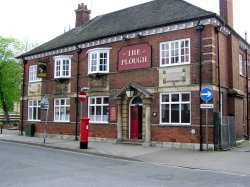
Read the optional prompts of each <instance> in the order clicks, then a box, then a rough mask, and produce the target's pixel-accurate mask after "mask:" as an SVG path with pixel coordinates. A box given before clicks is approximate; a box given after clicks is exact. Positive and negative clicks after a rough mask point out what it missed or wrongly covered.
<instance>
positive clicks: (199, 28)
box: [195, 19, 204, 151]
mask: <svg viewBox="0 0 250 187" xmlns="http://www.w3.org/2000/svg"><path fill="white" fill-rule="evenodd" d="M200 21H201V20H200V19H199V20H198V23H197V25H196V26H195V29H196V31H198V32H199V43H200V49H199V53H200V57H199V58H200V59H199V61H200V68H199V93H200V92H201V88H202V38H201V33H202V31H203V30H204V25H202V24H200ZM199 98H200V97H199ZM201 103H202V100H201V98H200V104H201ZM202 131H203V128H202V109H201V108H200V151H203V147H202V144H203V133H202Z"/></svg>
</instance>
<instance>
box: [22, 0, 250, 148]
mask: <svg viewBox="0 0 250 187" xmlns="http://www.w3.org/2000/svg"><path fill="white" fill-rule="evenodd" d="M75 13H76V27H75V28H74V29H72V30H70V31H68V32H66V33H64V34H62V35H60V36H58V37H56V38H55V39H53V40H51V41H49V42H47V43H45V44H43V45H41V46H39V47H37V48H35V49H33V50H32V51H30V52H28V53H26V54H23V55H22V56H21V57H20V58H22V59H23V89H22V94H23V95H22V106H21V109H22V124H21V130H24V129H25V127H26V125H27V124H35V129H36V130H35V132H36V135H37V136H40V135H43V132H44V128H45V118H46V115H45V114H46V112H44V111H41V110H40V105H39V103H40V101H41V99H42V98H43V96H44V95H46V96H47V97H48V98H49V116H48V134H49V135H50V136H60V137H62V138H72V139H76V138H77V136H78V135H79V125H80V124H79V121H80V120H79V119H80V117H81V116H85V117H87V116H88V117H89V118H90V124H89V137H92V138H93V139H94V140H97V141H98V140H102V141H106V140H117V142H122V141H125V140H126V141H127V140H128V141H131V142H132V140H133V141H138V142H142V144H143V145H145V146H147V145H148V146H149V145H159V146H166V147H168V146H174V147H189V148H194V149H202V146H204V145H205V142H206V136H205V135H206V133H205V132H206V120H205V110H203V109H200V104H201V103H203V101H201V99H200V91H201V89H202V88H204V87H209V88H211V89H212V91H213V93H214V95H213V99H212V100H210V101H209V103H210V104H213V106H214V107H213V109H209V112H208V119H209V120H208V128H209V139H208V144H209V148H210V149H213V148H214V147H216V142H217V140H216V137H217V135H216V132H217V131H216V130H215V129H216V125H215V123H214V113H216V112H217V113H219V115H220V116H234V117H235V129H236V137H237V140H242V139H243V137H244V136H245V137H247V136H248V135H249V122H248V121H247V119H248V118H249V117H248V114H249V112H248V95H249V94H248V72H249V64H248V59H249V53H248V52H249V47H250V45H249V44H248V43H247V42H246V41H245V39H243V38H242V37H240V36H239V34H237V33H236V32H235V31H234V29H233V3H232V0H220V16H218V15H217V14H215V13H213V12H209V11H206V10H203V9H201V8H199V7H196V6H193V5H191V4H189V3H187V2H185V1H183V0H154V1H151V2H148V3H144V4H141V5H137V6H133V7H130V8H126V9H123V10H120V11H116V12H112V13H109V14H105V15H101V16H97V17H95V18H93V19H91V20H90V19H89V18H90V13H91V11H90V10H88V8H87V6H86V5H84V4H80V5H78V9H77V10H76V11H75ZM39 76H40V77H43V78H39ZM83 88H85V89H86V88H88V89H87V90H86V92H87V102H83V103H82V104H81V103H79V98H78V92H79V91H80V90H81V89H83Z"/></svg>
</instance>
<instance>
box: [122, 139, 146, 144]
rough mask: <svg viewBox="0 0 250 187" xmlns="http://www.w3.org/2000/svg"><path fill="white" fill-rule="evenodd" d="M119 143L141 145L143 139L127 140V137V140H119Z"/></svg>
mask: <svg viewBox="0 0 250 187" xmlns="http://www.w3.org/2000/svg"><path fill="white" fill-rule="evenodd" d="M119 143H120V144H127V145H140V146H142V144H143V143H144V141H143V140H129V139H127V140H121V141H120V142H119Z"/></svg>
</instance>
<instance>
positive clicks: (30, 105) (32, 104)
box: [28, 100, 41, 121]
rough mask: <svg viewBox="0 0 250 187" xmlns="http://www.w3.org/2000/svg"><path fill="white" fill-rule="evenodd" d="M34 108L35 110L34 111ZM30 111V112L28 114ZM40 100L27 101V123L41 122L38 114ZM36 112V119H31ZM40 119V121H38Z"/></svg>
mask: <svg viewBox="0 0 250 187" xmlns="http://www.w3.org/2000/svg"><path fill="white" fill-rule="evenodd" d="M34 108H37V109H36V110H34ZM30 110H31V112H30ZM40 110H41V109H40V100H28V121H41V114H39V112H40ZM34 112H36V114H35V116H36V118H35V119H34V118H33V116H34V115H33V113H34ZM31 113H32V117H31V118H30V114H31ZM39 117H40V119H39Z"/></svg>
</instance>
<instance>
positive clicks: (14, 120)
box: [0, 114, 20, 124]
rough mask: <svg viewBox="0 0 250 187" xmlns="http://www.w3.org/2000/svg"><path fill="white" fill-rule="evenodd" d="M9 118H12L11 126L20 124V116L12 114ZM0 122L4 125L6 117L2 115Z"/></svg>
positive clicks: (0, 115)
mask: <svg viewBox="0 0 250 187" xmlns="http://www.w3.org/2000/svg"><path fill="white" fill-rule="evenodd" d="M9 116H10V123H11V124H19V122H20V114H10V115H9ZM0 122H1V123H3V124H4V123H5V122H6V119H5V115H3V114H0Z"/></svg>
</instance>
